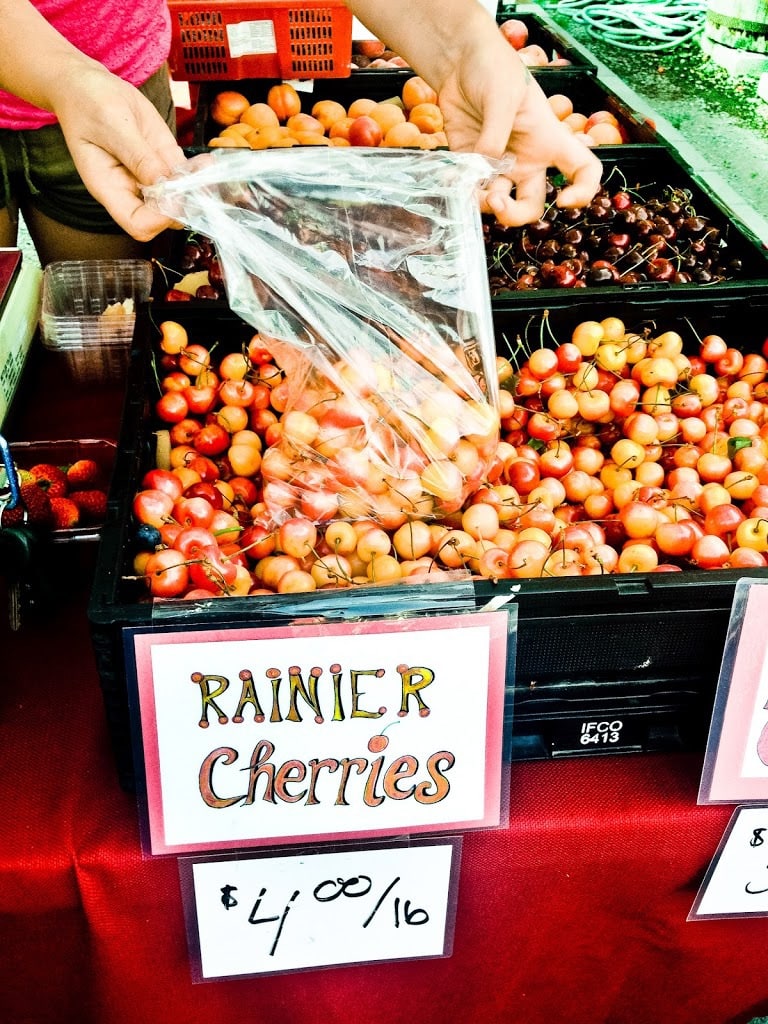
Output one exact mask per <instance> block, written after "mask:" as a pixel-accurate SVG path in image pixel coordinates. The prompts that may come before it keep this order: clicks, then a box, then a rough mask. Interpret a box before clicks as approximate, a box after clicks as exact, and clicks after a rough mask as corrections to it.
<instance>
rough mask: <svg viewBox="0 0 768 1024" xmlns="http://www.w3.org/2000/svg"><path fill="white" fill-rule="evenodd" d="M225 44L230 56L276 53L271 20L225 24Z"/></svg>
mask: <svg viewBox="0 0 768 1024" xmlns="http://www.w3.org/2000/svg"><path fill="white" fill-rule="evenodd" d="M227 45H228V46H229V55H230V57H233V58H234V57H247V56H248V55H250V54H259V53H277V37H276V36H275V25H274V22H272V21H263V20H262V21H240V22H238V23H237V24H235V25H227Z"/></svg>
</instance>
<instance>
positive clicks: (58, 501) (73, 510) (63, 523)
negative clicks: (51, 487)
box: [50, 496, 80, 530]
mask: <svg viewBox="0 0 768 1024" xmlns="http://www.w3.org/2000/svg"><path fill="white" fill-rule="evenodd" d="M50 502H51V513H52V515H53V528H54V529H55V530H71V529H72V527H73V526H77V525H78V524H79V522H80V509H79V508H78V507H77V505H76V504H75V503H74V501H72V500H71V499H70V498H62V497H59V496H54V497H53V498H51V499H50Z"/></svg>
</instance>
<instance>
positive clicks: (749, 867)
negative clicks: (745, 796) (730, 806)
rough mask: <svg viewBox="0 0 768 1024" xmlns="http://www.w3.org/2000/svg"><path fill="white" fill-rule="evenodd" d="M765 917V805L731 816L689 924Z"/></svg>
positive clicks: (767, 872)
mask: <svg viewBox="0 0 768 1024" xmlns="http://www.w3.org/2000/svg"><path fill="white" fill-rule="evenodd" d="M766 916H768V806H766V805H763V806H760V807H758V806H756V805H753V806H749V807H738V808H737V809H736V810H735V811H734V813H733V816H732V817H731V820H730V822H729V823H728V828H727V829H726V832H725V835H724V836H723V838H722V840H721V841H720V844H719V846H718V848H717V851H716V853H715V856H714V857H713V859H712V863H711V864H710V866H709V868H708V870H707V874H706V876H705V878H704V881H703V882H702V884H701V887H700V888H699V892H698V893H697V895H696V899H695V900H694V903H693V907H692V908H691V912H690V914H689V915H688V920H689V921H698V920H706V919H707V918H721V917H766Z"/></svg>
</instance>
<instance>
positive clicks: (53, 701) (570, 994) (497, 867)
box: [0, 582, 768, 1024]
mask: <svg viewBox="0 0 768 1024" xmlns="http://www.w3.org/2000/svg"><path fill="white" fill-rule="evenodd" d="M85 591H86V586H85V584H84V583H82V582H81V584H80V585H79V586H78V585H77V584H73V588H72V593H70V594H69V595H66V594H64V595H63V596H62V600H61V604H60V607H58V608H57V609H56V611H55V613H54V614H52V615H51V616H50V617H49V618H48V619H47V621H45V622H44V623H43V624H42V625H40V626H39V627H35V628H31V627H28V628H27V629H25V630H23V631H22V632H21V633H18V634H11V633H10V631H8V630H7V628H6V627H5V626H3V627H2V633H1V634H0V642H1V644H2V652H3V663H4V669H3V684H2V690H0V694H1V696H0V733H1V734H2V765H3V771H2V776H1V777H0V806H2V818H1V819H0V831H1V832H2V846H1V851H2V852H1V853H0V858H1V859H0V912H2V918H1V920H2V934H0V942H1V943H2V946H1V947H0V948H2V956H0V1013H1V1014H2V1018H3V1020H7V1021H9V1022H13V1024H20V1022H31V1024H47V1022H51V1024H54V1022H55V1024H62V1022H67V1021H77V1022H78V1024H89V1022H93V1024H107V1022H108V1024H147V1022H152V1021H161V1020H162V1021H163V1022H164V1024H175V1022H179V1024H182V1022H183V1024H197V1022H200V1024H212V1022H216V1024H217V1022H222V1021H227V1020H243V1021H252V1022H259V1024H260V1022H264V1024H267V1022H270V1024H272V1022H279V1024H315V1022H321V1021H322V1022H323V1024H326V1022H328V1021H354V1022H356V1024H385V1022H386V1024H401V1022H402V1024H405V1022H408V1024H412V1022H413V1021H417V1022H419V1024H431V1022H433V1021H434V1022H435V1024H437V1022H440V1024H445V1022H446V1021H449V1022H452V1021H465V1020H471V1021H482V1022H484V1024H496V1022H499V1024H501V1022H505V1024H506V1022H509V1021H520V1022H523V1024H539V1022H541V1024H545V1022H546V1024H551V1022H552V1021H560V1020H563V1021H568V1022H569V1024H581V1022H584V1024H587V1022H589V1024H595V1022H612V1024H645V1022H647V1024H659V1022H660V1021H664V1024H678V1022H679V1024H705V1022H706V1024H713V1022H718V1024H720V1022H726V1021H733V1022H746V1021H749V1020H750V1019H751V1018H752V1017H754V1016H756V1015H758V1014H760V1013H768V974H766V971H765V948H766V940H768V921H767V920H763V919H755V920H739V921H706V922H695V923H686V915H687V913H688V911H689V909H690V907H691V903H692V901H693V898H694V895H695V893H696V890H697V887H698V885H699V882H700V881H701V878H702V875H703V872H704V871H705V869H706V867H707V865H708V863H709V861H710V859H711V856H712V854H713V852H714V850H715V848H716V846H717V843H718V840H719V839H720V837H721V836H722V834H723V830H724V828H725V825H726V822H727V820H728V817H729V815H730V813H731V809H730V808H727V807H715V808H702V807H697V806H696V791H697V785H698V779H699V773H700V770H701V758H700V757H699V756H696V755H690V754H688V755H663V756H662V755H660V756H637V757H632V756H630V757H625V758H619V757H615V756H614V757H595V758H589V759H577V760H571V761H557V762H555V761H552V762H530V763H518V764H516V765H514V766H513V769H512V775H511V793H510V802H511V811H510V821H509V825H508V827H505V828H503V829H501V830H496V831H491V832H477V833H470V834H467V835H466V836H465V840H464V849H463V858H462V868H461V880H460V891H459V897H458V914H457V921H456V934H455V944H454V952H453V955H452V956H451V957H450V958H446V959H441V960H426V961H414V962H406V963H396V964H390V965H383V966H382V965H377V966H358V967H352V968H337V969H332V970H320V971H312V972H307V973H303V974H294V975H285V976H281V977H270V978H262V979H241V980H237V981H226V982H207V983H203V984H194V983H193V982H192V981H191V975H190V969H189V960H188V954H187V943H186V935H185V926H184V920H183V911H182V903H181V896H180V884H179V877H178V865H177V862H176V860H175V859H174V858H162V859H147V858H145V857H144V856H143V855H142V850H141V846H140V842H139V834H138V825H137V810H136V803H135V798H134V797H133V796H132V795H130V794H127V793H125V792H123V791H122V790H121V789H120V787H119V785H118V783H117V781H116V775H115V771H114V766H113V761H112V756H111V750H110V747H109V741H108V737H107V732H106V728H105V724H104V714H103V708H102V703H101V695H100V690H99V680H98V675H97V673H96V669H95V666H94V663H93V659H92V655H91V650H90V643H89V636H88V627H87V622H86V616H85Z"/></svg>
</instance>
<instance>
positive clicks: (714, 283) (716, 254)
mask: <svg viewBox="0 0 768 1024" xmlns="http://www.w3.org/2000/svg"><path fill="white" fill-rule="evenodd" d="M596 152H597V153H598V155H599V156H600V159H601V160H602V162H603V167H604V171H603V181H602V191H603V192H604V193H605V198H606V199H607V198H610V197H611V196H612V195H614V194H615V193H626V194H628V196H629V200H630V201H631V203H632V204H639V205H640V206H644V207H647V205H648V204H649V202H650V201H653V200H664V199H665V198H668V199H671V200H673V201H676V202H677V203H678V205H679V206H680V207H681V210H680V211H678V216H680V217H685V218H687V217H688V216H691V215H696V216H697V217H698V218H700V219H701V220H702V221H703V222H704V224H703V227H702V228H701V230H700V231H699V233H698V234H697V235H691V234H686V235H684V234H683V229H680V232H679V234H678V236H677V237H676V238H673V239H672V240H671V244H670V245H669V246H668V247H667V248H666V249H664V250H661V251H660V252H658V253H655V252H651V250H650V243H649V242H648V241H647V240H645V239H642V240H640V239H638V238H637V237H636V236H635V228H633V227H626V226H625V225H624V224H623V223H622V216H623V215H622V213H621V211H619V210H611V212H610V214H609V215H608V216H607V217H606V218H605V219H600V220H597V219H596V217H595V215H594V214H592V213H591V212H590V208H589V207H587V208H585V209H582V210H578V211H555V210H554V209H550V213H549V214H545V218H544V219H545V220H546V219H547V217H548V216H549V217H550V218H554V220H553V222H552V225H551V227H550V228H548V229H547V232H546V234H545V235H542V234H541V232H540V231H539V230H538V226H537V225H526V226H525V227H520V228H501V227H500V226H499V225H497V224H496V223H495V222H492V221H491V220H490V218H487V219H486V239H487V240H486V260H487V263H488V267H489V279H490V281H491V297H492V302H493V306H494V308H503V307H504V305H505V302H506V300H507V299H508V298H510V296H517V295H520V291H518V290H517V288H516V284H515V282H516V281H517V280H518V279H519V275H520V273H522V272H523V268H524V267H525V266H527V265H530V266H531V267H536V266H537V265H540V264H541V263H543V262H544V260H545V259H548V258H552V259H553V261H554V263H556V264H563V263H565V250H564V249H562V246H563V244H564V243H567V242H568V240H569V237H570V236H569V234H568V232H570V231H571V230H572V229H574V228H576V229H578V230H580V231H581V232H582V234H583V235H584V241H583V242H582V243H579V244H577V245H576V246H575V248H576V249H579V248H582V249H586V248H587V246H586V239H587V237H588V236H589V234H590V233H592V232H594V234H595V236H596V238H597V239H598V241H599V247H593V248H591V249H590V250H589V254H590V260H589V261H588V262H586V263H584V271H585V272H586V270H587V268H588V267H589V266H591V262H592V261H593V260H595V259H598V258H601V257H603V256H605V255H606V254H605V245H607V244H608V243H609V241H610V239H609V237H608V236H610V235H611V234H612V233H614V232H620V233H621V232H625V233H629V235H630V245H629V247H628V249H627V251H626V253H625V255H618V256H615V255H612V256H611V261H612V262H614V263H615V265H616V266H617V268H618V270H619V271H624V270H631V269H632V268H633V267H634V266H635V265H636V267H637V269H639V270H640V271H641V272H645V269H646V267H647V263H648V260H650V259H651V258H652V257H653V256H655V255H658V256H661V257H664V258H665V259H668V260H670V261H671V262H672V264H673V265H674V266H675V267H679V268H682V269H685V265H684V262H683V261H682V257H684V256H687V255H688V254H689V253H690V251H691V242H692V241H696V240H699V239H707V238H710V237H711V239H712V242H711V243H710V244H709V253H708V255H709V257H711V258H712V259H713V261H716V264H717V265H718V266H720V267H721V273H717V274H711V276H712V278H713V280H711V281H708V282H705V281H700V280H698V279H696V276H695V275H696V271H693V272H692V276H693V278H694V279H693V280H691V281H690V282H688V283H674V282H673V281H665V280H651V279H649V280H645V281H638V282H635V283H626V282H623V281H621V280H615V281H614V280H611V281H609V282H608V283H601V284H592V283H591V282H590V280H589V278H588V277H586V276H585V273H582V279H583V280H584V281H585V284H586V288H585V289H583V290H586V291H587V292H588V293H590V294H591V295H592V296H593V297H595V296H599V299H600V301H608V300H610V301H613V300H616V299H620V297H621V296H622V295H624V294H626V293H632V292H636V293H642V294H644V295H646V296H647V295H650V294H655V293H658V292H662V293H668V294H672V293H674V294H675V295H678V296H683V295H685V296H688V295H690V294H691V293H692V292H722V293H724V294H727V293H730V292H732V291H733V292H736V293H738V292H739V291H740V290H741V289H742V288H743V287H744V286H745V285H749V284H750V283H751V284H753V285H754V284H756V283H757V282H761V284H762V287H765V284H766V282H767V281H768V249H766V244H765V242H764V241H763V240H762V239H760V238H758V237H757V235H756V234H755V233H754V232H753V231H752V230H751V229H750V228H749V227H748V226H747V225H745V224H744V222H743V221H742V220H741V219H740V218H739V217H738V215H737V214H736V213H735V212H734V211H733V210H731V209H730V208H729V207H728V206H727V205H726V204H725V203H724V202H723V201H721V200H720V199H719V198H718V196H717V195H714V194H713V193H712V192H711V191H710V190H709V188H708V187H707V184H706V182H705V181H704V180H703V179H702V178H701V177H700V176H699V175H698V174H697V173H696V172H694V171H693V170H692V169H691V168H690V167H688V166H686V164H685V163H684V162H683V161H682V160H681V159H680V158H679V157H678V156H677V154H676V153H675V152H674V151H673V150H672V149H671V148H670V147H668V146H665V145H624V146H610V147H604V148H602V149H599V150H597V151H596ZM661 213H662V214H665V211H664V210H662V211H661ZM539 224H541V222H539ZM713 229H714V232H716V234H714V233H711V232H712V231H713ZM552 239H554V240H555V242H556V243H557V246H558V249H557V251H556V252H555V254H554V256H553V257H550V254H549V253H548V252H547V250H546V249H545V248H544V243H545V242H549V241H551V240H552ZM561 250H562V251H561ZM568 254H569V257H570V256H571V255H572V253H571V251H570V249H569V250H568ZM576 255H577V257H578V253H577V254H576ZM713 265H714V264H713ZM569 290H572V288H568V287H545V286H541V285H539V286H534V287H533V289H532V290H525V292H524V294H525V295H528V296H530V295H532V294H536V295H538V296H539V298H538V299H534V300H533V301H535V302H537V301H548V300H549V299H550V298H552V297H555V296H558V295H562V294H563V292H567V291H569ZM525 301H528V300H527V299H526V300H525Z"/></svg>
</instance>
